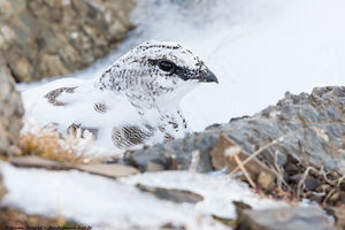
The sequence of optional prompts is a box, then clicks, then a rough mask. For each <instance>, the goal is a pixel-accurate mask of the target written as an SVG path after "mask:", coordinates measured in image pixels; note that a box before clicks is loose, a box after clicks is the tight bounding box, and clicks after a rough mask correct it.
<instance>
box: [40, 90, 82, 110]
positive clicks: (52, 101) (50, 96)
mask: <svg viewBox="0 0 345 230" xmlns="http://www.w3.org/2000/svg"><path fill="white" fill-rule="evenodd" d="M76 88H78V87H61V88H58V89H54V90H52V91H50V92H49V93H47V94H46V95H44V97H45V98H47V99H48V102H49V103H50V104H53V105H55V106H65V105H66V103H64V102H61V101H58V100H57V97H58V96H60V95H61V94H62V93H63V92H66V93H70V94H72V93H74V91H75V89H76Z"/></svg>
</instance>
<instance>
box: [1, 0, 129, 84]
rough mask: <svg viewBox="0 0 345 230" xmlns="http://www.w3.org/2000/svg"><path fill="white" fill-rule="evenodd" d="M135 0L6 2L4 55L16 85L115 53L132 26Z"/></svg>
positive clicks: (2, 31)
mask: <svg viewBox="0 0 345 230" xmlns="http://www.w3.org/2000/svg"><path fill="white" fill-rule="evenodd" d="M133 7H134V3H133V1H132V0H110V1H103V0H64V1H62V0H35V1H31V0H2V1H0V51H1V50H2V51H3V52H4V54H5V59H6V61H7V63H8V65H9V68H10V70H11V72H12V74H13V76H14V78H15V79H16V80H17V81H21V82H22V81H24V82H28V81H32V80H37V79H40V78H44V77H50V76H56V75H64V74H67V73H70V72H72V71H75V70H79V69H82V68H85V67H86V66H88V65H89V64H91V63H93V62H94V61H95V60H96V59H98V58H101V57H103V56H105V55H106V54H108V53H109V52H110V51H111V50H113V49H114V48H115V47H116V46H117V45H118V44H119V43H120V42H121V41H122V40H123V39H124V38H125V37H126V34H127V31H128V30H130V29H131V28H133V25H132V24H131V22H130V21H129V14H130V12H131V10H132V8H133Z"/></svg>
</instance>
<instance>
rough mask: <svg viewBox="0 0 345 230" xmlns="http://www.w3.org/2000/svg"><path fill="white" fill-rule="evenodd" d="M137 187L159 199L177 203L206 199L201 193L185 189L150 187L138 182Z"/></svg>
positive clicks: (193, 202) (196, 201)
mask: <svg viewBox="0 0 345 230" xmlns="http://www.w3.org/2000/svg"><path fill="white" fill-rule="evenodd" d="M136 187H137V188H138V189H140V190H141V191H143V192H148V193H151V194H152V195H154V196H155V197H157V198H159V199H162V200H169V201H172V202H175V203H191V204H195V203H198V202H200V201H203V200H204V198H203V197H202V196H201V195H199V194H196V193H194V192H190V191H185V190H178V189H167V188H160V187H150V186H146V185H142V184H137V185H136Z"/></svg>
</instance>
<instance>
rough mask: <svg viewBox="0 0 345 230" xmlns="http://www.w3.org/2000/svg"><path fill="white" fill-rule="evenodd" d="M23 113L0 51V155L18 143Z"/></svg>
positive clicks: (19, 98)
mask: <svg viewBox="0 0 345 230" xmlns="http://www.w3.org/2000/svg"><path fill="white" fill-rule="evenodd" d="M23 114H24V108H23V105H22V100H21V97H20V95H19V93H18V92H17V91H16V89H15V83H14V80H13V78H12V76H11V74H10V70H9V68H8V66H7V65H6V64H5V60H4V58H3V56H2V54H1V52H0V156H1V155H2V154H4V153H8V152H9V151H11V149H12V146H14V145H16V144H18V142H19V132H20V130H21V128H22V125H23V124H22V116H23Z"/></svg>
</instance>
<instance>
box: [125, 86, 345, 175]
mask: <svg viewBox="0 0 345 230" xmlns="http://www.w3.org/2000/svg"><path fill="white" fill-rule="evenodd" d="M344 114H345V87H323V88H315V89H314V90H313V92H312V94H306V93H302V94H300V95H292V94H289V93H287V94H286V95H285V98H284V99H282V100H280V101H279V102H278V104H277V105H276V106H270V107H268V108H266V109H264V110H263V111H261V112H260V113H257V114H255V115H254V116H252V117H244V118H239V119H236V120H233V121H231V122H229V123H228V124H221V125H217V126H214V127H211V128H209V129H206V130H205V131H204V132H201V133H195V134H192V135H189V136H187V137H185V138H184V139H178V140H174V141H171V142H168V143H166V144H158V145H155V146H153V147H149V148H145V149H141V150H138V151H135V152H133V153H130V154H127V155H126V156H125V163H127V164H130V165H133V166H135V167H137V168H139V169H140V170H145V169H146V167H147V165H148V163H149V162H155V163H157V164H160V165H162V166H163V168H164V169H172V165H171V162H172V160H171V159H174V160H173V161H174V162H176V165H177V169H188V168H189V167H190V163H191V159H192V152H193V151H195V150H199V151H200V164H199V168H198V171H200V172H205V171H210V170H212V169H213V167H215V168H221V167H222V166H226V164H223V165H222V160H219V161H218V163H216V162H215V161H216V160H215V159H213V157H214V156H215V154H213V155H212V156H211V154H210V153H211V151H212V149H213V148H214V147H215V146H216V144H217V142H218V141H219V138H220V136H221V135H224V136H226V137H227V138H228V139H229V140H231V141H232V142H233V144H234V145H238V146H239V147H240V148H241V150H242V152H243V153H247V154H249V155H251V154H253V153H255V154H256V156H255V158H256V159H257V160H259V161H260V162H261V164H266V165H268V166H269V167H270V168H271V169H274V168H276V167H284V166H287V165H288V164H289V163H291V162H292V164H293V165H294V166H295V167H296V169H297V170H299V169H301V166H303V167H308V166H320V167H321V166H324V167H325V169H333V170H338V171H342V170H343V169H345V167H344V165H345V159H344V157H343V146H345V138H344V136H345V115H344ZM220 154H222V153H220ZM211 157H212V158H211ZM169 159H170V160H169ZM212 163H213V164H212ZM223 163H224V162H223ZM297 164H298V166H297ZM290 168H291V167H290Z"/></svg>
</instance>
